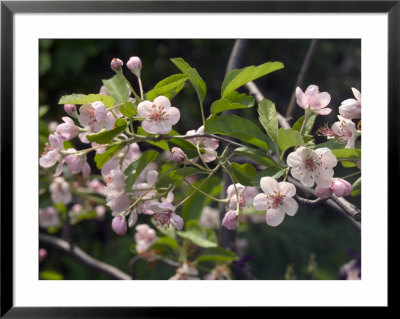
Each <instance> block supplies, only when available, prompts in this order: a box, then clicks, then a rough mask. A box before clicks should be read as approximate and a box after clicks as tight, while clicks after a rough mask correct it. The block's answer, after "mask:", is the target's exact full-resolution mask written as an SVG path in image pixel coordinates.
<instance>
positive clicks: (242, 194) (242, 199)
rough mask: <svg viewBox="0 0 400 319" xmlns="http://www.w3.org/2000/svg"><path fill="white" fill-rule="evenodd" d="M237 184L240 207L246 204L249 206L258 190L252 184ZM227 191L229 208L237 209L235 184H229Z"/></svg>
mask: <svg viewBox="0 0 400 319" xmlns="http://www.w3.org/2000/svg"><path fill="white" fill-rule="evenodd" d="M235 185H236V189H237V191H238V195H239V208H240V209H243V208H244V207H245V206H248V205H249V204H251V203H252V202H253V198H254V197H255V196H256V195H257V194H258V190H257V188H255V187H251V186H246V187H245V186H243V185H242V184H240V183H236V184H235ZM226 193H227V200H228V206H229V209H236V207H237V196H236V190H235V186H234V185H233V184H231V185H229V186H228V188H227V190H226Z"/></svg>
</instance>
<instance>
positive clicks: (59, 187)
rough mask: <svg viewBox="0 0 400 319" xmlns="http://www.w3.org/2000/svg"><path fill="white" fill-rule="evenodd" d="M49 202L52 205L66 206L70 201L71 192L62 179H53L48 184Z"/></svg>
mask: <svg viewBox="0 0 400 319" xmlns="http://www.w3.org/2000/svg"><path fill="white" fill-rule="evenodd" d="M49 189H50V193H51V200H52V201H53V203H64V204H68V203H70V202H71V200H72V196H71V192H70V190H69V185H68V183H67V182H66V181H65V179H64V178H62V177H56V178H54V180H53V182H52V183H51V184H50V187H49Z"/></svg>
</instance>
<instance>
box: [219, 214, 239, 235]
mask: <svg viewBox="0 0 400 319" xmlns="http://www.w3.org/2000/svg"><path fill="white" fill-rule="evenodd" d="M222 226H224V227H226V228H228V229H230V230H234V229H236V228H237V226H238V216H237V215H236V212H235V211H233V210H230V211H228V212H227V213H226V214H225V216H224V218H223V219H222Z"/></svg>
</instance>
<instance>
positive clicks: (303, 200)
mask: <svg viewBox="0 0 400 319" xmlns="http://www.w3.org/2000/svg"><path fill="white" fill-rule="evenodd" d="M294 199H295V200H296V201H297V202H298V203H300V204H303V205H307V206H311V207H314V206H318V205H320V204H322V203H323V202H324V201H325V199H322V198H316V199H307V198H303V197H300V196H298V195H295V196H294Z"/></svg>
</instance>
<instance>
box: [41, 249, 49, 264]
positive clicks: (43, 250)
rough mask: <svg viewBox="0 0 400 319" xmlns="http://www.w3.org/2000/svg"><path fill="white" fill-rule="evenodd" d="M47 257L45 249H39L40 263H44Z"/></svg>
mask: <svg viewBox="0 0 400 319" xmlns="http://www.w3.org/2000/svg"><path fill="white" fill-rule="evenodd" d="M46 257H47V250H46V249H44V248H40V249H39V262H42V261H43V260H45V259H46Z"/></svg>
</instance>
